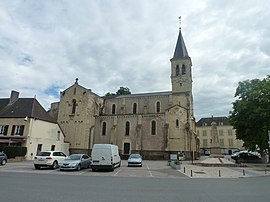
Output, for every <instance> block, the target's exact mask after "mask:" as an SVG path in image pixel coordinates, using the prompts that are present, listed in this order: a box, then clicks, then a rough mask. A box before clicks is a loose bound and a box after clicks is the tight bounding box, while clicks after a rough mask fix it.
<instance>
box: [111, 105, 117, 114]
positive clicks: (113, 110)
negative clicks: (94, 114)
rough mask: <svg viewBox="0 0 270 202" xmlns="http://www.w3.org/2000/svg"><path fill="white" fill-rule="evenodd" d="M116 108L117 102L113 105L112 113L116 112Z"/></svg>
mask: <svg viewBox="0 0 270 202" xmlns="http://www.w3.org/2000/svg"><path fill="white" fill-rule="evenodd" d="M115 108H116V106H115V104H113V105H112V114H115Z"/></svg>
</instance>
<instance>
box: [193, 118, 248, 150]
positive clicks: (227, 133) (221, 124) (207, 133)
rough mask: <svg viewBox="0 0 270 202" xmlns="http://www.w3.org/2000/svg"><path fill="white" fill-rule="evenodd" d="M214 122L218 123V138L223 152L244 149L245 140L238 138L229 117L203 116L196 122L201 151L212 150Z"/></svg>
mask: <svg viewBox="0 0 270 202" xmlns="http://www.w3.org/2000/svg"><path fill="white" fill-rule="evenodd" d="M212 122H215V123H216V124H217V130H218V140H219V145H220V147H221V153H222V154H232V152H234V151H237V150H240V149H243V141H242V140H238V139H236V135H235V129H233V126H232V125H230V123H229V120H228V118H227V117H225V116H224V117H209V118H201V119H200V120H199V121H198V122H197V123H196V127H197V136H198V137H199V140H200V149H201V153H205V152H206V151H210V147H211V141H212V140H211V124H212Z"/></svg>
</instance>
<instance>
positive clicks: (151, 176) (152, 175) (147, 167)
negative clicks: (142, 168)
mask: <svg viewBox="0 0 270 202" xmlns="http://www.w3.org/2000/svg"><path fill="white" fill-rule="evenodd" d="M147 169H148V171H149V173H150V176H151V177H153V175H152V172H151V170H150V168H149V166H148V165H147Z"/></svg>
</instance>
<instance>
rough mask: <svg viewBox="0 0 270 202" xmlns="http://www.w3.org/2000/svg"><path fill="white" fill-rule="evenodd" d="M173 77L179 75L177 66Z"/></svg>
mask: <svg viewBox="0 0 270 202" xmlns="http://www.w3.org/2000/svg"><path fill="white" fill-rule="evenodd" d="M175 75H176V76H178V75H179V65H176V68H175Z"/></svg>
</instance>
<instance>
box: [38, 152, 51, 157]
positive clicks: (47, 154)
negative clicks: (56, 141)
mask: <svg viewBox="0 0 270 202" xmlns="http://www.w3.org/2000/svg"><path fill="white" fill-rule="evenodd" d="M50 155H51V153H50V152H39V153H38V156H50Z"/></svg>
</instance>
